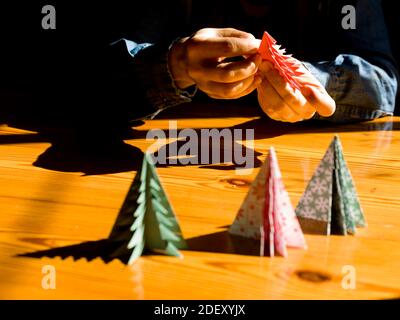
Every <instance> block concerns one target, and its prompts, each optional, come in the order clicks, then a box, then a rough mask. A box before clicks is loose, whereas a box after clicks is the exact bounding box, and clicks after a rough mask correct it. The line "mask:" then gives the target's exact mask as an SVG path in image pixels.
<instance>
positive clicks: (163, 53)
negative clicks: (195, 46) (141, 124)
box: [109, 39, 196, 120]
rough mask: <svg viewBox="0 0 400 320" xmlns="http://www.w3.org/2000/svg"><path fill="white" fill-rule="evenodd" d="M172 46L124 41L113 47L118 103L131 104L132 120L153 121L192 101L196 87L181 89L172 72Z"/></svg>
mask: <svg viewBox="0 0 400 320" xmlns="http://www.w3.org/2000/svg"><path fill="white" fill-rule="evenodd" d="M170 45H171V44H151V43H136V42H134V41H130V40H127V39H120V40H118V41H116V42H114V43H112V44H111V45H110V55H111V56H109V59H111V60H112V68H113V70H112V71H111V72H112V78H113V79H112V80H113V81H114V87H115V88H116V90H114V93H115V95H117V96H118V97H115V98H117V99H118V103H121V104H124V105H126V104H129V105H126V106H125V108H126V109H128V110H130V111H129V112H128V117H129V118H130V120H140V119H149V118H150V119H151V118H154V117H155V116H156V115H157V114H158V113H159V112H161V111H162V110H164V109H166V108H168V107H172V106H176V105H179V104H181V103H185V102H190V101H191V98H192V97H193V96H194V94H195V93H196V87H191V88H189V89H187V90H180V89H178V88H177V87H176V86H175V85H174V82H173V79H172V77H171V75H170V72H169V70H168V63H167V59H168V50H169V48H170Z"/></svg>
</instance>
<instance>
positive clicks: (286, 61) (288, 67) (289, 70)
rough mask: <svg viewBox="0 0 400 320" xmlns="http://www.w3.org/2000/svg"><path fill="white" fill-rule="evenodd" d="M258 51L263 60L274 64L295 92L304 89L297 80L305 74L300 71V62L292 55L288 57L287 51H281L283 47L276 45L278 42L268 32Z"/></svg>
mask: <svg viewBox="0 0 400 320" xmlns="http://www.w3.org/2000/svg"><path fill="white" fill-rule="evenodd" d="M258 51H259V53H260V55H261V57H262V59H263V60H267V61H269V62H271V63H272V64H273V66H274V67H275V69H277V70H278V71H279V74H280V75H281V76H282V77H283V78H284V79H285V81H286V82H287V83H289V84H290V86H291V87H292V88H293V90H295V89H298V90H300V89H301V88H302V84H301V83H300V82H299V81H297V79H296V76H301V75H302V74H303V72H301V71H300V69H299V68H300V62H298V61H297V60H295V59H293V58H291V57H292V55H286V54H285V49H281V46H280V45H277V44H276V40H275V39H274V38H272V36H271V35H270V34H269V33H268V32H267V31H265V32H264V35H263V38H262V40H261V44H260V48H259V49H258Z"/></svg>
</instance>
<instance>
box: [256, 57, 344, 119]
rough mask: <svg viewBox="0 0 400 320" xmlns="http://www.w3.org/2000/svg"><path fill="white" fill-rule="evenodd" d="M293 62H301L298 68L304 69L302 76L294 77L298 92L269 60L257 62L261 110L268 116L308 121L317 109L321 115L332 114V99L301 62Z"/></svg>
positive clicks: (333, 108)
mask: <svg viewBox="0 0 400 320" xmlns="http://www.w3.org/2000/svg"><path fill="white" fill-rule="evenodd" d="M291 59H294V58H291ZM294 60H295V59H294ZM296 61H297V62H298V63H299V64H300V69H299V71H301V72H303V74H302V75H301V76H296V79H297V80H298V82H299V83H301V84H302V85H303V87H302V89H301V91H299V90H293V89H292V87H291V86H290V85H289V84H288V83H286V82H285V80H284V79H283V77H282V76H281V75H280V74H279V72H278V71H277V70H276V69H275V68H274V67H273V65H272V63H270V62H268V61H263V62H262V63H261V64H260V66H259V73H260V74H261V75H262V77H263V81H262V83H261V85H260V86H259V87H258V88H257V93H258V102H259V103H260V106H261V108H262V110H263V111H264V112H265V113H266V114H267V115H268V116H269V117H270V118H271V119H274V120H278V121H284V122H298V121H302V120H307V119H310V118H312V117H313V116H314V114H315V113H316V112H317V113H318V114H319V115H321V116H323V117H328V116H330V115H332V114H333V113H334V112H335V108H336V104H335V101H334V100H333V99H332V98H331V97H330V96H329V94H328V93H327V92H326V90H325V88H324V87H323V86H322V85H321V83H320V82H319V81H318V80H317V79H316V78H315V77H314V76H313V75H312V74H311V73H310V72H309V71H308V70H307V69H306V68H305V67H304V66H303V64H301V63H300V62H299V61H298V60H296Z"/></svg>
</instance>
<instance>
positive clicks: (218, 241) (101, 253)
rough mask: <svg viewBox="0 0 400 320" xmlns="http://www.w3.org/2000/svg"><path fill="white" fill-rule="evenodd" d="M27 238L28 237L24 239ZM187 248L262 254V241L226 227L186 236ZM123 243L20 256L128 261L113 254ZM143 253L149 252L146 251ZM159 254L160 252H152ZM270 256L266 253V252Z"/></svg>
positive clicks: (94, 243) (100, 243) (89, 243)
mask: <svg viewBox="0 0 400 320" xmlns="http://www.w3.org/2000/svg"><path fill="white" fill-rule="evenodd" d="M24 240H27V239H24ZM186 241H187V244H188V249H187V250H190V251H200V252H213V253H227V254H229V253H230V254H239V255H249V256H259V255H260V242H259V241H256V240H252V239H246V238H243V237H238V236H234V235H231V234H229V233H228V231H227V230H225V231H220V232H216V233H212V234H209V235H204V236H200V237H195V238H190V239H187V240H186ZM121 245H126V243H124V242H121V241H120V242H116V241H115V240H113V239H111V238H108V239H101V240H98V241H86V242H82V243H79V244H75V245H70V246H65V247H59V248H52V249H47V250H41V251H35V252H30V253H24V254H19V255H17V257H26V258H37V259H40V258H45V257H46V258H55V257H60V258H61V259H67V258H70V257H72V258H73V259H74V260H75V261H76V260H79V259H86V260H87V261H89V262H90V261H92V260H94V259H97V258H100V259H101V260H103V261H104V262H105V263H109V262H111V261H113V260H119V261H121V262H122V263H123V264H125V265H126V264H128V261H129V257H130V253H129V252H128V251H126V254H123V255H118V256H113V253H114V252H116V251H117V250H118V249H120V248H121ZM144 254H147V252H145V253H144ZM150 254H151V255H157V253H153V252H151V253H150ZM266 255H267V253H266Z"/></svg>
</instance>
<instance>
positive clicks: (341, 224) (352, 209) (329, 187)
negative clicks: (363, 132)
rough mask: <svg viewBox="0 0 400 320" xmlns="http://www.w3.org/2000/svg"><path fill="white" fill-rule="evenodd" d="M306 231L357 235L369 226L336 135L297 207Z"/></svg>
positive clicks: (298, 215)
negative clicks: (357, 230)
mask: <svg viewBox="0 0 400 320" xmlns="http://www.w3.org/2000/svg"><path fill="white" fill-rule="evenodd" d="M296 214H297V217H298V218H299V222H300V224H301V226H302V229H303V231H304V232H306V233H307V232H308V233H314V234H326V235H329V234H338V235H346V234H355V232H356V230H355V228H356V227H364V226H365V225H366V223H365V219H364V215H363V212H362V209H361V206H360V202H359V200H358V196H357V192H356V188H355V186H354V182H353V179H352V177H351V174H350V170H349V168H348V167H347V164H346V161H345V159H344V156H343V150H342V145H341V143H340V140H339V137H337V136H335V137H334V139H333V141H332V142H331V144H330V146H329V148H328V150H327V151H326V153H325V155H324V157H323V159H322V161H321V163H320V164H319V166H318V168H317V169H316V171H315V173H314V175H313V177H312V178H311V180H310V182H309V183H308V186H307V188H306V190H305V192H304V194H303V196H302V197H301V199H300V201H299V204H298V206H297V208H296Z"/></svg>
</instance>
